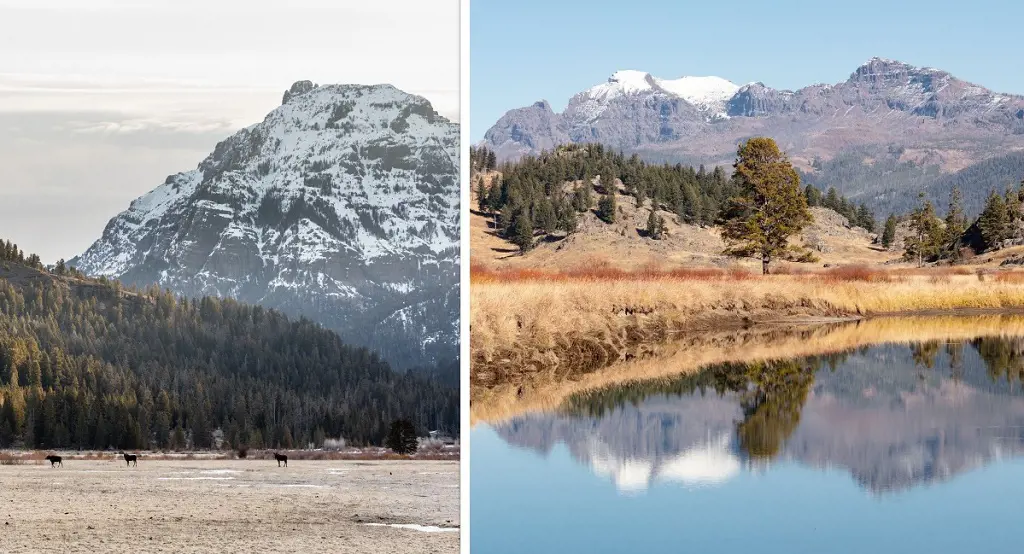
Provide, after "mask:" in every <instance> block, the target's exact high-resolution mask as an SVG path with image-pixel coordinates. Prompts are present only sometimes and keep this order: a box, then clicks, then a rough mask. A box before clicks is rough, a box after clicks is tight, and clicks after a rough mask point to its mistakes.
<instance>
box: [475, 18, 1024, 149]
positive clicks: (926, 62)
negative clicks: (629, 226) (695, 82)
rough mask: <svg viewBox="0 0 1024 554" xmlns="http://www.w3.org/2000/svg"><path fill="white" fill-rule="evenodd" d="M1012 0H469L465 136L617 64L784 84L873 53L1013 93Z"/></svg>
mask: <svg viewBox="0 0 1024 554" xmlns="http://www.w3.org/2000/svg"><path fill="white" fill-rule="evenodd" d="M1022 21H1024V5H1022V4H1021V3H1020V0H1001V1H999V0H973V1H971V2H962V1H960V2H953V1H941V0H940V1H937V0H932V1H921V0H904V1H899V2H884V1H879V0H862V1H858V2H852V1H846V2H825V1H822V2H813V1H806V0H805V1H799V0H781V1H776V2H764V1H761V2H755V1H748V0H733V1H731V2H723V1H709V0H705V1H703V2H687V1H669V0H664V1H657V0H629V1H623V0H618V1H608V0H591V1H589V2H583V1H577V0H559V1H552V0H545V1H539V0H516V1H508V2H505V1H499V0H473V1H472V3H471V6H470V125H471V130H470V132H471V137H472V140H473V142H474V143H475V142H477V141H479V140H480V139H482V138H483V134H484V132H486V130H487V129H488V128H489V127H490V126H491V125H492V124H493V123H494V122H495V121H496V120H497V119H498V118H499V117H501V115H502V114H503V113H505V112H506V111H507V110H509V109H511V108H516V107H520V106H525V105H527V104H530V103H532V102H535V101H537V100H540V99H545V100H548V101H549V102H551V104H552V106H553V107H554V109H555V110H556V111H560V110H561V109H563V108H564V107H565V104H566V102H567V101H568V99H569V97H570V96H572V95H573V94H574V93H576V92H579V91H581V90H583V89H585V88H588V87H590V86H592V85H596V84H598V83H602V82H604V81H605V80H606V79H607V78H608V76H609V75H611V74H612V73H613V72H614V71H615V70H618V69H640V70H644V71H648V72H650V73H653V74H654V75H657V76H659V77H662V78H673V77H681V76H683V75H717V76H719V77H723V78H726V79H729V80H731V81H733V82H735V83H738V84H743V83H748V82H751V81H762V82H764V83H765V84H767V85H769V86H773V87H776V88H788V89H795V88H799V87H801V86H806V85H809V84H813V83H821V82H825V83H834V82H839V81H843V80H845V79H846V78H847V77H849V75H850V73H852V72H853V70H854V69H856V68H857V66H859V65H860V64H862V63H864V62H865V61H867V60H868V59H869V58H871V57H872V56H880V57H884V58H892V59H897V60H901V61H904V62H907V63H910V64H913V65H919V66H930V67H936V68H939V69H943V70H946V71H949V72H950V73H952V74H953V75H956V76H957V77H960V78H961V79H966V80H968V81H971V82H974V83H977V84H979V85H983V86H986V87H988V88H990V89H993V90H996V91H998V92H1006V93H1016V94H1024V56H1022V52H1024V39H1021V38H1020V37H1021V33H1020V25H1021V22H1022Z"/></svg>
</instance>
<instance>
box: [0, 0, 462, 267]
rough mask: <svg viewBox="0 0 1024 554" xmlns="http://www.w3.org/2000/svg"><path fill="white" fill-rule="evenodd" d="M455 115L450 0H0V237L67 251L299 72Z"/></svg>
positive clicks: (44, 250)
mask: <svg viewBox="0 0 1024 554" xmlns="http://www.w3.org/2000/svg"><path fill="white" fill-rule="evenodd" d="M302 79H308V80H311V81H313V82H316V83H319V84H335V83H361V84H376V83H391V84H393V85H395V86H396V87H398V88H400V89H402V90H405V91H407V92H410V93H413V94H418V95H421V96H424V97H426V98H427V99H429V100H430V101H431V103H432V104H433V105H434V108H435V109H436V110H437V111H438V112H440V113H441V114H442V115H444V116H446V117H448V118H450V119H452V120H453V121H458V119H459V113H458V110H459V2H458V0H432V1H423V0H374V1H373V2H366V1H358V0H333V1H330V0H299V1H288V2H282V1H277V2H245V1H241V0H204V1H199V0H24V1H14V0H0V238H6V239H11V240H14V241H15V242H16V243H18V245H19V246H20V247H21V248H22V249H23V250H24V251H25V252H26V253H28V252H35V253H38V254H39V255H40V256H41V257H42V258H43V261H44V262H47V263H52V262H54V261H56V260H57V259H58V258H71V257H73V256H75V255H76V254H79V253H81V252H82V251H83V250H84V249H85V248H87V247H88V246H89V245H90V244H91V243H92V242H93V241H94V240H95V239H97V238H99V236H100V234H101V233H102V231H103V227H104V225H106V223H107V221H108V220H109V219H110V218H111V217H113V216H114V215H116V214H117V213H119V212H121V211H123V210H124V209H125V208H127V207H128V204H129V203H130V202H131V200H133V199H134V198H136V197H138V196H140V195H141V194H144V193H145V192H147V191H149V190H151V189H153V188H154V187H156V186H157V185H159V184H160V183H162V182H163V181H164V179H165V178H166V177H167V175H170V174H173V173H177V172H179V171H186V170H189V169H193V168H195V167H196V165H198V163H199V162H200V161H201V160H202V159H203V158H204V157H206V155H207V154H209V153H210V151H211V150H212V149H213V146H214V145H215V144H216V143H217V142H218V141H220V140H222V139H224V138H227V137H228V136H229V135H230V134H231V133H232V132H233V131H234V130H236V129H238V128H241V127H244V126H247V125H251V124H253V123H257V122H259V121H261V120H262V119H263V117H264V116H265V115H266V114H267V113H268V112H269V111H270V110H272V109H274V108H275V107H276V106H278V105H279V104H280V103H281V96H282V94H283V93H284V91H285V89H287V88H288V87H289V86H290V85H291V84H292V83H293V82H295V81H298V80H302Z"/></svg>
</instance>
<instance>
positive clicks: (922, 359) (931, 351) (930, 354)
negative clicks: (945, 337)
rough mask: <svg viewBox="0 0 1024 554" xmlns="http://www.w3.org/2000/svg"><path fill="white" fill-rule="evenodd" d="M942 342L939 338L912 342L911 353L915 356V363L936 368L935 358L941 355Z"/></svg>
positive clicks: (927, 367) (923, 366) (919, 365)
mask: <svg viewBox="0 0 1024 554" xmlns="http://www.w3.org/2000/svg"><path fill="white" fill-rule="evenodd" d="M940 344H941V343H940V342H939V341H937V340H930V341H927V342H915V343H913V344H911V345H910V354H911V356H913V358H914V365H915V366H918V367H921V368H925V369H934V368H935V358H936V357H937V356H938V355H939V346H940Z"/></svg>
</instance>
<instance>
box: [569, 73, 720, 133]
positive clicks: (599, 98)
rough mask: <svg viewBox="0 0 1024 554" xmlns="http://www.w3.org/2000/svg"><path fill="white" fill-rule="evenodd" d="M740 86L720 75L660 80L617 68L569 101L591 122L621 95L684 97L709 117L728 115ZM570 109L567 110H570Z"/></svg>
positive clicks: (579, 113) (575, 109) (583, 117)
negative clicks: (726, 112) (730, 103)
mask: <svg viewBox="0 0 1024 554" xmlns="http://www.w3.org/2000/svg"><path fill="white" fill-rule="evenodd" d="M739 88H740V87H739V86H737V85H735V84H733V83H732V82H730V81H727V80H726V79H722V78H721V77H681V78H679V79H659V78H657V77H654V76H653V75H651V74H650V73H644V72H642V71H636V70H624V71H616V72H615V73H614V74H613V75H612V76H611V77H609V78H608V82H607V83H601V84H600V85H596V86H593V87H591V88H589V89H587V90H586V91H584V92H582V93H580V94H578V95H576V96H575V97H573V99H572V100H571V101H570V105H571V106H573V111H574V112H578V115H580V116H582V119H585V120H587V121H588V122H592V121H594V120H595V119H597V118H598V117H600V116H601V114H603V113H604V112H605V110H606V109H607V108H608V107H609V105H610V104H611V103H612V102H613V101H614V100H616V99H618V98H623V97H625V98H628V97H631V96H632V97H637V96H645V97H646V96H662V97H665V98H682V99H683V100H685V101H686V102H687V103H689V104H690V105H692V106H693V107H695V108H697V110H698V111H700V112H702V113H704V114H706V117H707V118H708V119H715V118H721V117H728V116H727V115H726V114H725V108H726V103H727V102H728V101H729V99H730V98H732V97H733V95H734V94H736V91H737V90H738V89H739ZM567 111H568V110H567Z"/></svg>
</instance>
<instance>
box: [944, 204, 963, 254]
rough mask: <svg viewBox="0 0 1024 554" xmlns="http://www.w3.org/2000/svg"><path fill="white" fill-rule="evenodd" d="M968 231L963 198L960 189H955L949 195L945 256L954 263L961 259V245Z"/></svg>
mask: <svg viewBox="0 0 1024 554" xmlns="http://www.w3.org/2000/svg"><path fill="white" fill-rule="evenodd" d="M966 231H967V218H966V217H964V209H963V198H962V196H961V195H960V189H958V188H956V187H953V190H952V191H950V193H949V208H948V209H947V210H946V229H945V233H946V240H945V242H946V247H945V250H946V253H945V256H946V257H948V258H949V259H951V260H953V261H954V262H959V261H960V259H961V253H960V249H961V245H962V243H963V237H964V232H966Z"/></svg>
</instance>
